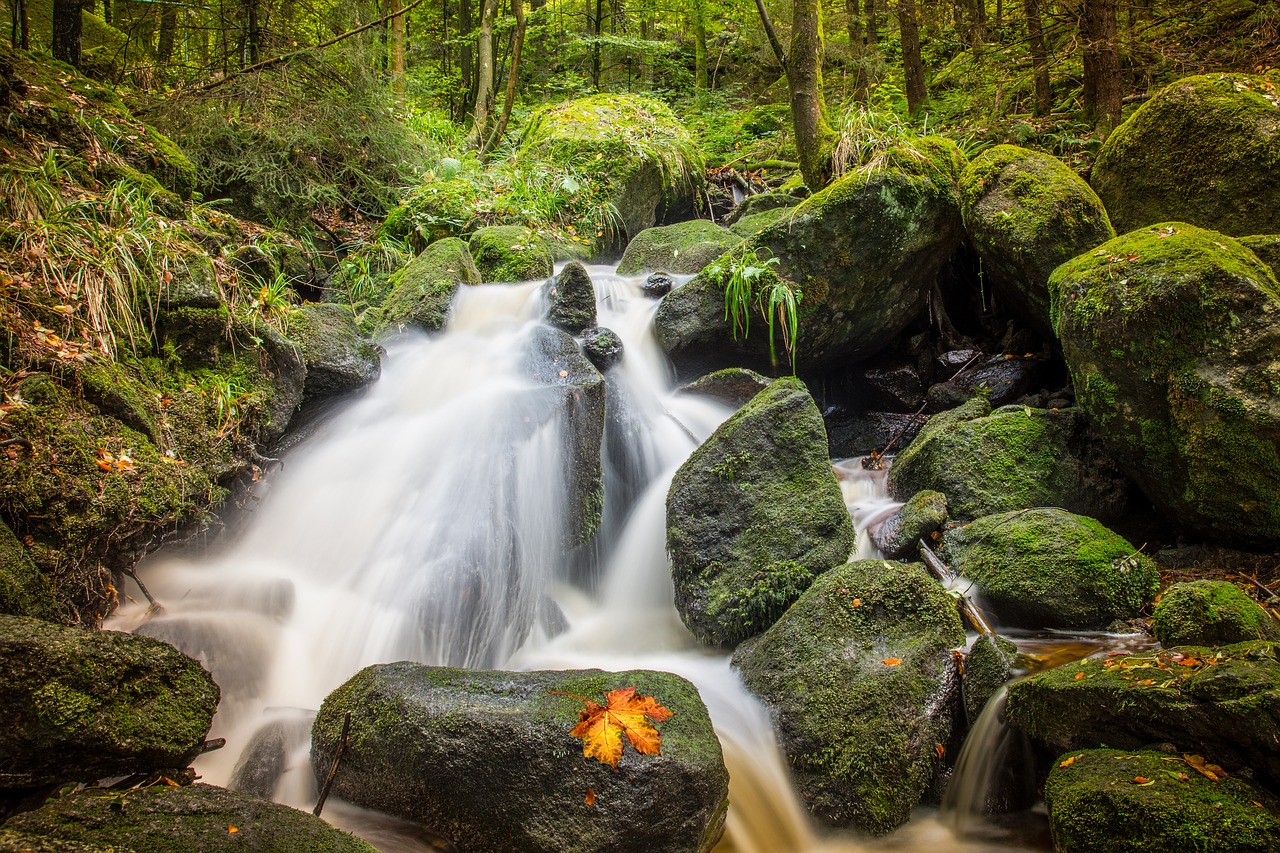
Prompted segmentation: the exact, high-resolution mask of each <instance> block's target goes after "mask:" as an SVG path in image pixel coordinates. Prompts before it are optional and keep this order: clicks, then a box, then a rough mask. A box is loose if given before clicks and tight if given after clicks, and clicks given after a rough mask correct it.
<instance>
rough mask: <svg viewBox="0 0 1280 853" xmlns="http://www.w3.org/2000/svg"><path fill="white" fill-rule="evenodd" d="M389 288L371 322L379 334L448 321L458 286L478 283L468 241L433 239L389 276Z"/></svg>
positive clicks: (441, 325) (427, 327)
mask: <svg viewBox="0 0 1280 853" xmlns="http://www.w3.org/2000/svg"><path fill="white" fill-rule="evenodd" d="M389 282H390V289H389V290H388V292H387V294H386V297H385V299H384V300H383V302H382V308H381V310H380V311H379V313H378V317H377V319H376V320H375V321H374V326H375V329H376V331H378V332H380V333H385V332H391V331H395V330H396V329H398V328H399V327H401V326H416V327H417V328H419V329H424V330H426V331H433V330H436V329H443V328H444V326H445V323H447V322H448V320H449V308H450V306H451V305H452V304H453V297H454V294H456V293H457V292H458V287H459V286H461V285H463V284H466V285H476V284H479V283H480V272H479V270H477V269H476V265H475V261H474V260H473V259H472V258H471V250H470V249H468V248H467V244H466V243H464V242H463V241H462V240H459V239H458V238H457V237H447V238H445V239H443V240H436V241H435V242H434V243H432V244H431V245H429V246H427V248H426V249H424V250H423V251H422V252H420V253H419V254H418V256H417V257H415V258H414V259H413V260H412V261H410V262H409V264H408V265H407V266H405V267H403V268H402V269H400V270H399V271H398V272H396V273H395V274H394V275H393V276H392V277H391V278H390V279H389Z"/></svg>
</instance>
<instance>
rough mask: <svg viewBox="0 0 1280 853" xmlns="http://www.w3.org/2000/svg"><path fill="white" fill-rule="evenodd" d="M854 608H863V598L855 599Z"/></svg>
mask: <svg viewBox="0 0 1280 853" xmlns="http://www.w3.org/2000/svg"><path fill="white" fill-rule="evenodd" d="M853 606H854V607H861V606H862V599H861V598H855V599H854V600H853Z"/></svg>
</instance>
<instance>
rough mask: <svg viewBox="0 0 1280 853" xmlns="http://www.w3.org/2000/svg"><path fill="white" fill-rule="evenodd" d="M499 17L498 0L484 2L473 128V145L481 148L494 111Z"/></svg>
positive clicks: (478, 44)
mask: <svg viewBox="0 0 1280 853" xmlns="http://www.w3.org/2000/svg"><path fill="white" fill-rule="evenodd" d="M497 16H498V0H484V6H483V7H481V10H480V33H479V36H478V37H477V39H476V56H477V59H478V60H479V61H478V63H477V65H478V68H477V73H476V108H475V114H474V115H475V120H474V123H473V124H472V126H471V145H472V147H474V148H479V147H480V146H481V144H482V143H483V142H484V140H485V135H486V134H487V133H488V131H489V113H490V111H491V110H492V109H493V21H494V18H496V17H497Z"/></svg>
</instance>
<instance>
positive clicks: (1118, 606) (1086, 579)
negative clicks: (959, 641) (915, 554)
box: [943, 508, 1160, 628]
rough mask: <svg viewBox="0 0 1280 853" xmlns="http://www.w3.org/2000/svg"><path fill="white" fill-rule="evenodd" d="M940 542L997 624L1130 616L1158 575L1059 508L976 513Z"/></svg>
mask: <svg viewBox="0 0 1280 853" xmlns="http://www.w3.org/2000/svg"><path fill="white" fill-rule="evenodd" d="M943 545H944V547H945V548H946V553H947V556H948V557H949V558H950V563H951V568H953V569H954V570H955V571H956V573H957V574H959V575H961V576H962V577H965V578H968V579H969V580H971V581H973V582H974V583H976V584H977V585H978V587H979V588H980V589H981V591H982V600H983V601H984V602H985V603H987V604H988V605H990V607H991V610H992V611H993V615H994V616H995V618H996V620H997V621H998V622H999V623H1000V624H1002V625H1013V626H1016V627H1020V628H1105V627H1107V625H1109V624H1110V623H1112V622H1113V621H1116V620H1118V619H1130V618H1132V617H1134V616H1137V615H1138V613H1139V611H1141V610H1142V608H1143V607H1144V606H1146V604H1147V602H1148V601H1150V600H1151V597H1152V596H1153V595H1155V592H1156V589H1157V587H1158V586H1159V583H1160V573H1159V571H1158V570H1157V569H1156V566H1155V564H1154V563H1153V562H1152V561H1151V560H1150V559H1149V558H1148V557H1147V556H1146V555H1145V554H1142V553H1141V552H1140V551H1138V549H1136V548H1134V547H1133V546H1132V545H1130V544H1129V543H1128V542H1126V541H1125V540H1124V539H1122V538H1121V537H1119V536H1117V535H1116V534H1115V533H1112V532H1111V531H1110V530H1108V529H1107V528H1105V527H1103V526H1102V524H1101V523H1099V522H1097V521H1095V520H1094V519H1092V518H1086V517H1084V516H1081V515H1073V514H1071V513H1069V512H1066V511H1065V510H1061V509H1045V508H1037V509H1025V510H1018V511H1015V512H1006V513H1001V514H999V515H988V516H984V517H982V518H979V519H978V520H977V521H974V522H972V523H970V524H966V525H965V526H963V527H956V528H953V529H951V530H949V531H947V533H946V535H945V536H944V537H943Z"/></svg>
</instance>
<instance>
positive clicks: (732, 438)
mask: <svg viewBox="0 0 1280 853" xmlns="http://www.w3.org/2000/svg"><path fill="white" fill-rule="evenodd" d="M853 545H854V530H853V522H852V521H851V520H850V518H849V512H848V510H847V509H846V508H845V505H844V499H843V497H842V496H841V493H840V486H839V484H838V483H837V482H836V479H835V474H834V473H833V472H832V470H831V461H830V459H829V458H828V457H827V434H826V430H825V429H824V428H823V425H822V416H821V415H819V414H818V407H817V406H816V405H814V402H813V398H812V397H810V396H809V392H808V390H807V389H806V388H805V387H804V384H803V383H802V382H800V380H798V379H794V378H791V379H778V380H775V381H774V382H773V383H772V384H771V385H769V387H767V388H765V389H764V390H763V391H760V392H759V393H758V394H756V395H755V397H753V398H752V399H751V400H750V401H749V402H748V403H747V404H746V405H744V406H743V407H742V408H741V409H739V410H738V411H737V413H736V414H734V415H733V416H732V417H731V418H729V419H728V420H727V421H725V422H724V423H723V424H721V425H720V428H719V429H717V430H716V431H715V432H714V433H712V435H711V437H710V438H708V439H707V440H706V441H705V442H704V443H703V444H702V446H701V447H699V448H698V449H697V450H695V451H694V452H693V453H692V454H691V455H690V456H689V458H688V459H687V460H686V461H685V463H684V464H683V465H681V466H680V469H679V470H678V471H677V472H676V474H675V477H674V478H673V479H672V481H671V489H670V491H668V493H667V550H668V551H669V552H670V553H671V565H672V576H673V578H674V580H675V592H676V609H678V610H679V611H680V617H681V618H682V619H683V620H684V623H685V625H687V626H688V627H689V630H690V631H692V632H693V634H694V636H695V637H697V638H698V639H699V640H701V641H703V642H704V643H713V644H733V643H736V642H738V641H740V640H743V639H745V638H747V637H750V636H752V635H753V634H758V633H760V632H761V631H763V630H764V629H766V628H768V627H769V626H770V625H772V624H773V623H774V622H775V621H776V620H777V618H778V617H779V616H780V615H782V613H783V611H785V610H786V609H787V608H788V607H789V606H790V605H791V603H792V602H793V601H795V600H796V599H797V598H799V597H800V594H801V593H802V592H804V591H805V589H806V588H808V586H809V584H811V583H812V582H813V579H814V578H815V577H816V576H818V575H820V574H822V573H823V572H825V571H827V570H828V569H830V568H832V567H833V566H838V565H840V564H842V563H844V562H845V561H846V560H847V559H848V558H849V552H850V551H851V550H853Z"/></svg>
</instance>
